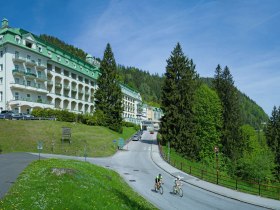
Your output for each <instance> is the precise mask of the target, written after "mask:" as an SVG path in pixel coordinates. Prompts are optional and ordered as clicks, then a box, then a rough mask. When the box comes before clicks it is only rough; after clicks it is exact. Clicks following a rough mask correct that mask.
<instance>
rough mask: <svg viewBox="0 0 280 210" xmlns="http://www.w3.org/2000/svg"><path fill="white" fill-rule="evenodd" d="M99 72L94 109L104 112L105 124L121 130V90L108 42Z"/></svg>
mask: <svg viewBox="0 0 280 210" xmlns="http://www.w3.org/2000/svg"><path fill="white" fill-rule="evenodd" d="M100 73H101V74H100V76H99V77H98V79H97V85H98V89H97V91H96V94H95V98H96V101H95V104H96V110H100V111H101V112H102V113H103V114H104V116H105V126H107V127H109V128H110V129H112V130H115V131H117V132H122V111H123V109H122V92H121V88H120V85H119V83H118V81H117V65H116V61H115V58H114V54H113V52H112V49H111V46H110V44H109V43H108V44H107V46H106V49H105V51H104V56H103V59H102V61H101V64H100Z"/></svg>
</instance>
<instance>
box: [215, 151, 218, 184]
mask: <svg viewBox="0 0 280 210" xmlns="http://www.w3.org/2000/svg"><path fill="white" fill-rule="evenodd" d="M214 152H215V156H216V171H217V184H219V147H217V146H215V147H214Z"/></svg>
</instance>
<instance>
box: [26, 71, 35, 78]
mask: <svg viewBox="0 0 280 210" xmlns="http://www.w3.org/2000/svg"><path fill="white" fill-rule="evenodd" d="M24 74H25V76H26V77H29V78H36V76H37V75H36V74H35V73H33V72H24Z"/></svg>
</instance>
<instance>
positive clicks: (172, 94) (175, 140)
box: [161, 43, 198, 158]
mask: <svg viewBox="0 0 280 210" xmlns="http://www.w3.org/2000/svg"><path fill="white" fill-rule="evenodd" d="M197 77H198V76H197V74H196V72H195V65H194V64H193V62H192V60H189V59H188V58H187V57H186V56H185V55H184V53H183V51H182V48H181V46H180V44H179V43H178V44H177V45H176V47H175V48H174V50H173V51H172V53H171V56H170V58H169V59H168V60H167V66H166V73H165V78H164V79H165V80H164V84H163V89H162V109H163V112H164V117H163V119H162V123H161V133H162V137H163V141H164V142H167V141H171V145H172V146H174V147H175V150H176V151H178V152H180V153H183V154H184V155H186V156H188V157H190V158H195V156H196V154H197V147H196V145H197V142H196V138H195V124H194V116H193V103H194V95H195V89H196V87H197Z"/></svg>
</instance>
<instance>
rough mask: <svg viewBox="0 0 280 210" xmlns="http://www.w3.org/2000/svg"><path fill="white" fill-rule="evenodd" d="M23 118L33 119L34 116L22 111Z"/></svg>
mask: <svg viewBox="0 0 280 210" xmlns="http://www.w3.org/2000/svg"><path fill="white" fill-rule="evenodd" d="M23 119H24V120H33V119H35V117H34V116H33V115H31V114H26V113H23Z"/></svg>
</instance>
